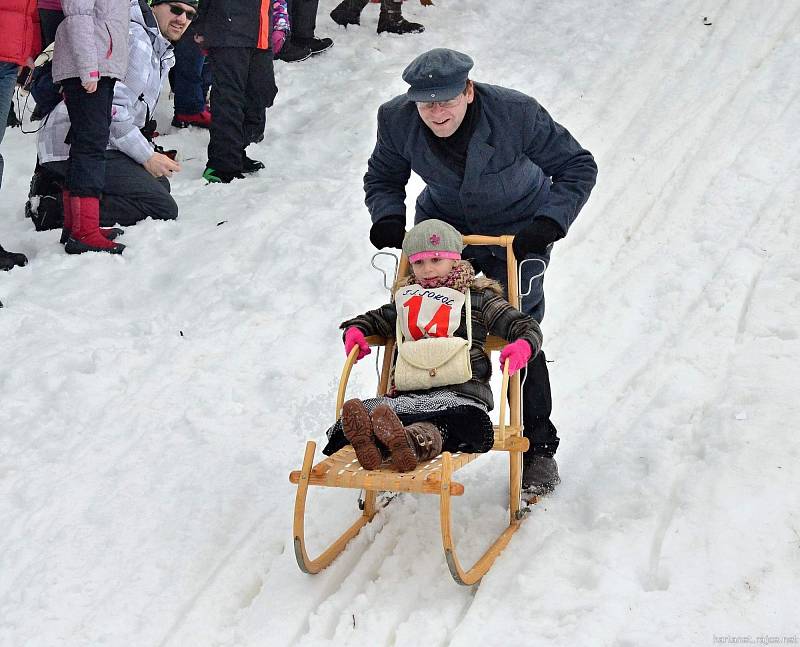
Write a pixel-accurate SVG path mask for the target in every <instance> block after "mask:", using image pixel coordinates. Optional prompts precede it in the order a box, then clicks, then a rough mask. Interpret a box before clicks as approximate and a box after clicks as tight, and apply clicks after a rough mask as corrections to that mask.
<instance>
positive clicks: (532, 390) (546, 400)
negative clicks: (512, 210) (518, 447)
mask: <svg viewBox="0 0 800 647" xmlns="http://www.w3.org/2000/svg"><path fill="white" fill-rule="evenodd" d="M495 249H496V248H492V247H485V246H480V247H478V246H476V247H472V246H470V247H466V248H465V249H464V252H463V254H462V256H463V257H464V258H466V259H468V260H469V261H470V262H471V263H472V265H473V267H474V268H475V271H476V272H483V274H484V275H485V276H487V277H488V278H490V279H494V280H495V281H497V282H498V283H500V284H501V285H502V286H503V288H504V289H505V291H506V293H508V276H507V275H506V259H505V258H504V257H501V256H499V255H495V252H494V250H495ZM542 260H544V261H546V260H549V259H547V257H542ZM529 266H539V264H538V263H526V265H525V266H524V274H532V273H534V270H531V269H529ZM540 269H541V267H540V266H539V267H535V272H536V273H538V271H539V270H540ZM523 283H524V284H525V285H523V286H522V291H523V292H525V291H526V290H527V287H528V281H527V280H526V277H525V276H524V275H523ZM520 305H521V307H520V310H522V312H524V313H525V314H528V315H530V316H531V317H533V318H534V319H535V320H536V321H538V322H539V323H541V322H542V319H543V318H544V281H543V280H542V279H537V280H534V281H533V283H532V284H531V290H530V294H529V295H528V296H526V297H523V298H522V303H521V304H520ZM522 376H523V378H524V380H525V383H524V384H523V387H522V404H523V420H522V424H523V433H524V435H525V437H526V438H528V439H529V440H530V444H531V446H530V449H529V450H528V452H529V453H532V454H545V455H547V456H552V455H553V454H555V452H556V450H557V449H558V443H559V438H558V431H557V430H556V427H555V425H554V424H553V423H552V422H551V421H550V414H551V413H552V411H553V396H552V393H551V391H550V372H549V371H548V370H547V358H546V357H545V354H544V351H541V352H539V354H538V355H537V356H536V357H535V358H534V359H533V360H531V361H530V362H529V363H528V366H527V368H526V369H524V370H523V373H522Z"/></svg>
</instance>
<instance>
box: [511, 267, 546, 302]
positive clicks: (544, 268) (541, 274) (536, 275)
mask: <svg viewBox="0 0 800 647" xmlns="http://www.w3.org/2000/svg"><path fill="white" fill-rule="evenodd" d="M531 261H536V262H537V263H541V264H542V271H541V272H539V273H538V274H535V275H534V276H532V277H531V278H530V280H529V281H528V289H527V290H526V291H525V293H522V292H520V294H519V302H520V306H521V305H522V297H526V296H528V295H529V294H530V293H531V286H532V285H533V282H534V281H535V280H536V279H538V278H541V277H542V276H544V273H545V272H546V271H547V263H545V262H544V261H543V260H542V259H541V258H526V259H524V260H521V261H520V262H519V265H518V266H517V285H522V266H523V265H525V263H529V262H531Z"/></svg>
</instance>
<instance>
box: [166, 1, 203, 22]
mask: <svg viewBox="0 0 800 647" xmlns="http://www.w3.org/2000/svg"><path fill="white" fill-rule="evenodd" d="M169 10H170V11H171V12H172V13H173V14H174V15H176V16H182V15H183V14H186V20H188V21H190V22H191V21H192V20H194V19H195V18H197V12H196V11H190V10H189V9H183V8H182V7H179V6H178V5H174V4H171V5H170V6H169Z"/></svg>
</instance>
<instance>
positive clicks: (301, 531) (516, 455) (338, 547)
mask: <svg viewBox="0 0 800 647" xmlns="http://www.w3.org/2000/svg"><path fill="white" fill-rule="evenodd" d="M512 241H513V236H499V237H490V236H465V237H464V243H465V244H466V245H496V246H500V247H505V248H506V253H507V257H508V261H507V272H508V300H509V302H510V303H511V305H512V306H514V307H516V308H519V290H518V286H517V272H516V260H515V258H514V253H513V251H512V249H511V242H512ZM408 269H409V268H408V260H407V259H406V257H405V256H403V257H402V258H401V262H400V269H399V276H404V275H405V274H406V273H407V272H408ZM367 342H368V343H369V344H370V346H384V347H385V352H384V355H383V365H382V370H381V375H380V380H379V384H378V395H383V394H385V393H386V391H387V389H388V385H389V374H390V371H391V368H392V358H393V356H394V349H395V340H394V339H393V338H387V339H384V338H380V337H367ZM505 344H506V341H505V340H503V339H500V338H498V337H492V336H489V337H488V338H487V340H486V347H485V349H486V352H487V353H489V354H491V352H492V351H499V350H501V349H502V348H503V347H504V346H505ZM358 351H359V348H358V347H357V346H356V347H355V348H353V350H352V351H351V352H350V354H349V356H348V357H347V360H346V362H345V365H344V369H343V371H342V376H341V380H340V382H339V391H338V394H337V397H336V418H337V419H338V418H339V416H340V415H341V411H342V405H343V404H344V401H345V391H346V389H347V382H348V379H349V377H350V371H351V369H352V367H353V365H354V364H355V361H356V357H357V356H358ZM499 401H500V424H499V425H495V429H494V436H495V439H494V446H493V447H492V449H491V451H502V452H507V453H508V456H509V473H508V474H509V476H508V489H509V504H508V507H509V522H508V526H507V527H506V528H505V530H504V531H503V532H502V533H501V534H500V535H499V536H498V537H497V538H496V539H495V541H494V542H493V543H492V545H491V546H489V548H488V549H487V550H486V552H485V553H484V554H483V556H481V557H480V558H479V559H478V560H477V562H475V564H474V565H473V566H472V567H470V568H467V569H465V568H464V567H462V565H461V563H460V561H459V559H458V556H457V555H456V549H455V545H454V541H453V533H452V529H451V509H450V498H451V497H453V496H460V495H462V494H463V493H464V486H463V485H462V484H461V483H458V482H457V481H455V480H454V479H453V476H454V474H455V472H457V471H458V470H459V469H461V468H462V467H464V465H467V464H468V463H470V462H472V461H474V460H477V459H479V458H480V457H481V456H482V455H483V454H466V453H460V452H459V453H450V452H443V453H442V454H440V455H439V456H437V457H436V458H433V459H432V460H428V461H422V462H420V464H419V465H418V466H417V469H415V470H413V471H411V472H397V471H395V470H394V469H392V467H391V464H390V463H384V464H383V465H382V466H381V467H380V468H379V469H376V470H365V469H364V468H363V467H361V465H360V464H359V462H358V460H357V459H356V454H355V451H354V450H353V448H352V447H351V446H349V445H348V446H347V447H344V448H342V449H340V450H339V451H338V452H336V453H335V454H334V455H332V456H330V457H327V458H325V460H323V461H321V462H319V463H317V464H316V465H314V464H313V462H314V452H315V450H316V443H315V442H314V441H308V443H307V444H306V449H305V455H304V457H303V466H302V468H301V469H300V470H296V471H293V472H292V473H291V474H290V475H289V480H290V481H291V482H292V483H295V484H297V494H296V497H295V507H294V550H295V556H296V558H297V563H298V565H299V566H300V569H301V570H303V571H304V572H306V573H319V572H320V571H321V570H322V569H324V568H325V567H327V566H328V565H329V564H330V563H331V562H332V561H333V560H334V559H335V558H336V556H337V555H339V553H341V552H342V551H343V550H344V548H345V546H346V545H347V543H348V542H349V541H350V540H351V539H352V538H353V537H355V536H356V535H357V534H358V533H359V531H360V530H361V528H363V527H364V526H365V525H366V524H367V523H369V522H370V521H372V519H373V518H374V516H375V514H376V513H377V511H378V510H377V504H376V497H377V495H378V493H379V492H418V493H421V494H433V495H438V496H439V501H440V503H439V509H440V515H439V516H440V523H441V531H442V545H443V547H444V554H445V559H446V560H447V565H448V567H449V568H450V573H451V574H452V576H453V579H454V580H455V581H456V582H458V583H459V584H464V585H471V584H475V583H476V582H478V581H480V579H481V578H482V577H483V576H484V575H485V574H486V573H487V572H488V570H489V569H490V568H491V566H492V564H493V563H494V560H495V559H496V558H497V556H498V555H499V554H500V552H501V551H502V550H503V548H505V546H506V545H507V544H508V542H509V541H510V539H511V537H512V536H513V534H514V533H515V532H516V531H517V529H518V528H519V526H520V523H521V522H522V519H523V518H524V512H526V511H527V509H523V508H522V507H521V487H522V453H523V452H524V451H525V450H527V449H528V439H527V438H524V437H523V435H522V423H521V419H522V412H521V403H520V374H519V373H516V374H515V375H514V376H513V377H511V378H509V375H508V361H506V363H505V366H504V370H503V381H502V387H501V393H500V395H499ZM507 402H508V406H507ZM507 408H508V409H510V421H509V422H507V420H506V418H507V417H508V414H507ZM310 486H324V487H338V488H350V489H357V490H364V492H365V495H364V503H363V510H362V513H361V515H360V516H359V517H358V519H357V520H356V521H355V523H354V524H353V525H352V526H350V528H348V529H347V530H346V531H345V532H344V533H343V534H342V535H341V536H340V537H339V538H338V539H336V541H334V542H333V543H332V544H331V545H330V546H329V547H328V548H327V549H326V550H325V551H324V552H323V553H322V554H321V555H320V556H319V557H317V558H316V559H311V558H310V557H309V556H308V553H307V552H306V545H305V506H306V497H307V495H308V488H309V487H310Z"/></svg>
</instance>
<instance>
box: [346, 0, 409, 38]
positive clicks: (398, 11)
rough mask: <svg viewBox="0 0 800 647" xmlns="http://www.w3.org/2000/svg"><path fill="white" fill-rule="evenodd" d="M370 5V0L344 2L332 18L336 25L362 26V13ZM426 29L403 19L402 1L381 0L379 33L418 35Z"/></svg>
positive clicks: (347, 0) (348, 0)
mask: <svg viewBox="0 0 800 647" xmlns="http://www.w3.org/2000/svg"><path fill="white" fill-rule="evenodd" d="M368 4H369V0H344V1H343V2H340V3H339V4H338V5H337V6H336V7H335V8H334V10H333V11H331V18H333V21H334V22H335V23H338V24H340V25H342V26H343V27H347V25H360V24H361V11H362V10H363V9H364V7H366V6H367V5H368ZM423 31H425V27H424V26H423V25H420V24H419V23H418V22H409V21H408V20H406V19H405V18H403V2H402V0H381V13H380V15H379V16H378V33H379V34H381V33H383V32H387V33H389V34H418V33H420V32H423Z"/></svg>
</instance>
